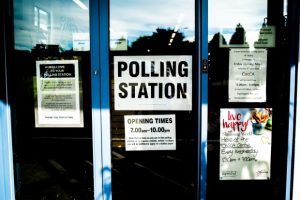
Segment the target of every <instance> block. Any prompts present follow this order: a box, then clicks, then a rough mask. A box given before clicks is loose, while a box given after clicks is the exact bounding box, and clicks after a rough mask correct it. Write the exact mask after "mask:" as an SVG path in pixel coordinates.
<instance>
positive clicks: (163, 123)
mask: <svg viewBox="0 0 300 200" xmlns="http://www.w3.org/2000/svg"><path fill="white" fill-rule="evenodd" d="M124 121H125V146H126V151H146V150H176V129H175V127H176V126H175V115H125V116H124Z"/></svg>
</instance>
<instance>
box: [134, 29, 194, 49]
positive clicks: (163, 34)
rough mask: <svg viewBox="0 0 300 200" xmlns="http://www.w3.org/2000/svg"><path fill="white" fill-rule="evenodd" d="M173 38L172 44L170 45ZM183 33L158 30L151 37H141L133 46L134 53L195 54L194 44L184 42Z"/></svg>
mask: <svg viewBox="0 0 300 200" xmlns="http://www.w3.org/2000/svg"><path fill="white" fill-rule="evenodd" d="M171 38H173V40H172V43H170V40H171ZM184 38H185V36H184V35H183V33H181V32H174V31H173V30H172V29H162V28H158V29H156V32H153V33H152V35H151V36H141V37H139V38H138V39H137V40H136V41H134V42H133V43H132V45H131V48H130V50H131V51H132V52H137V53H140V54H143V53H162V54H163V53H164V54H165V53H176V52H180V53H188V52H193V48H194V42H189V41H184Z"/></svg>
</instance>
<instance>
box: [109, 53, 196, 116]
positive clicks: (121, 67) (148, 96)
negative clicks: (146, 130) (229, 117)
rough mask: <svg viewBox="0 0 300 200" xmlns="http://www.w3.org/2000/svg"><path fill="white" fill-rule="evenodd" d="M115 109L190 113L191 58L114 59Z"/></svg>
mask: <svg viewBox="0 0 300 200" xmlns="http://www.w3.org/2000/svg"><path fill="white" fill-rule="evenodd" d="M114 81H115V82H114V97H115V110H192V56H115V57H114Z"/></svg>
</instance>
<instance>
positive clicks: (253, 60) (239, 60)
mask: <svg viewBox="0 0 300 200" xmlns="http://www.w3.org/2000/svg"><path fill="white" fill-rule="evenodd" d="M266 79H267V50H266V49H256V50H254V51H250V50H249V49H241V48H238V49H230V53H229V83H228V85H229V87H228V97H229V102H265V101H266Z"/></svg>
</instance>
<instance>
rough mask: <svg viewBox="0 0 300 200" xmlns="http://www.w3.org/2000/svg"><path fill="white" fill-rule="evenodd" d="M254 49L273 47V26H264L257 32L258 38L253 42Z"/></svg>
mask: <svg viewBox="0 0 300 200" xmlns="http://www.w3.org/2000/svg"><path fill="white" fill-rule="evenodd" d="M254 47H255V48H270V47H275V26H267V25H264V26H263V27H262V28H261V29H260V31H259V38H258V40H257V41H256V42H254Z"/></svg>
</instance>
